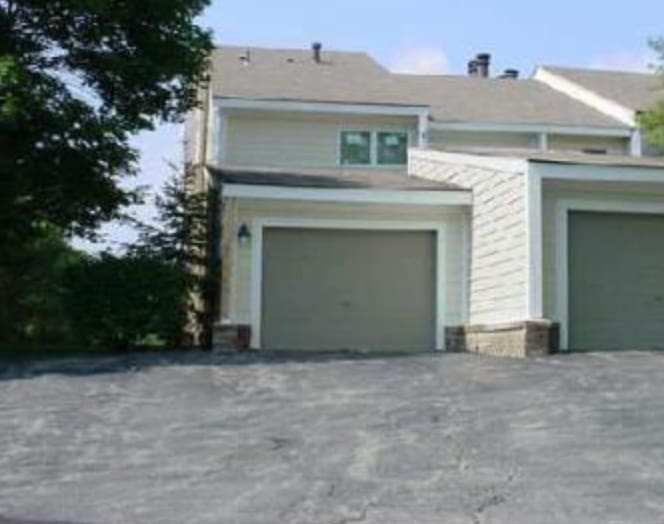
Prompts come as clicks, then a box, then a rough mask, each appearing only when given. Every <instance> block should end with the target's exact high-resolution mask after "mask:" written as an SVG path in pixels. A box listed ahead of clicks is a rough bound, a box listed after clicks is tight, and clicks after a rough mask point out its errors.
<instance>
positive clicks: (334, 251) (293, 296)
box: [261, 228, 436, 351]
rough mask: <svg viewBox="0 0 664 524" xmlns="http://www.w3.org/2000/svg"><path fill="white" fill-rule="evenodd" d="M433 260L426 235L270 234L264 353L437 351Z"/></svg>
mask: <svg viewBox="0 0 664 524" xmlns="http://www.w3.org/2000/svg"><path fill="white" fill-rule="evenodd" d="M435 257H436V253H435V235H434V233H433V232H427V231H375V230H371V231H366V230H347V229H344V230H337V229H309V228H306V229H294V228H267V229H265V230H264V233H263V280H262V312H261V317H262V322H261V347H263V348H266V349H297V350H339V349H367V350H384V351H390V350H400V351H404V350H406V351H421V350H428V349H433V348H434V345H435V336H434V335H435V288H436V286H435Z"/></svg>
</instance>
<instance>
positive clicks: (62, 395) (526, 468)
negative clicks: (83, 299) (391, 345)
mask: <svg viewBox="0 0 664 524" xmlns="http://www.w3.org/2000/svg"><path fill="white" fill-rule="evenodd" d="M0 365H3V366H4V369H1V368H0V522H2V517H6V518H7V519H14V520H12V522H15V521H19V522H20V521H21V520H27V521H44V522H57V521H61V522H67V523H74V524H78V523H81V524H131V523H138V524H141V523H159V524H170V523H173V524H183V523H187V524H207V523H210V524H211V523H214V524H219V523H225V522H228V523H233V524H265V523H278V524H282V523H288V524H305V523H316V524H318V523H320V524H346V523H352V522H364V523H375V524H391V523H394V524H404V523H408V524H418V523H445V524H455V523H464V524H480V523H509V524H520V523H523V524H526V523H527V524H532V523H537V524H553V523H560V524H563V523H564V524H569V523H584V524H595V523H596V524H609V523H613V524H616V523H630V524H632V523H639V524H646V523H658V522H661V521H662V516H663V515H664V354H648V353H621V354H584V355H571V356H556V357H549V358H546V359H540V360H510V359H494V358H485V357H478V356H471V355H462V354H453V355H439V356H435V355H422V356H416V357H392V358H371V359H361V358H349V357H346V358H318V359H309V360H301V359H300V360H298V359H289V358H280V359H270V358H266V357H261V358H257V357H248V356H230V357H229V356H227V357H224V356H215V355H207V354H180V355H145V356H138V357H123V358H120V357H118V358H115V357H114V358H96V359H68V360H55V361H50V362H32V363H28V364H18V363H13V364H7V363H4V364H0Z"/></svg>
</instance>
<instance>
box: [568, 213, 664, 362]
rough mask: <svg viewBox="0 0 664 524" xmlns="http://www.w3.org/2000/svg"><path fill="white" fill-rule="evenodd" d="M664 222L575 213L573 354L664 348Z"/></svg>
mask: <svg viewBox="0 0 664 524" xmlns="http://www.w3.org/2000/svg"><path fill="white" fill-rule="evenodd" d="M662 239H664V217H663V216H661V215H649V214H627V213H594V212H572V213H570V216H569V250H568V251H569V278H570V282H569V322H570V326H569V328H570V329H569V331H570V344H569V345H570V347H571V348H572V349H581V350H583V349H592V350H602V349H662V348H664V242H662Z"/></svg>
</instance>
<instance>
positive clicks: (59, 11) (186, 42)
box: [0, 0, 212, 338]
mask: <svg viewBox="0 0 664 524" xmlns="http://www.w3.org/2000/svg"><path fill="white" fill-rule="evenodd" d="M208 3H209V0H140V1H138V0H48V1H45V0H0V274H1V275H3V280H2V281H0V303H2V302H5V301H8V300H11V299H12V298H13V297H15V296H16V295H19V296H21V295H23V294H24V292H22V291H18V292H17V290H16V289H8V288H7V287H6V286H4V287H3V284H2V282H7V281H9V282H14V281H16V280H17V279H19V278H20V277H21V275H22V271H23V270H22V268H21V267H20V265H18V264H17V263H16V259H17V258H18V259H21V257H22V255H21V256H15V253H16V252H19V251H22V250H23V251H24V253H25V254H28V253H30V252H31V248H30V246H31V244H32V243H33V242H34V241H35V239H38V238H40V236H41V234H42V231H41V230H40V228H41V227H42V225H43V224H51V225H52V226H54V227H55V228H57V229H58V230H60V231H62V233H63V234H65V235H67V234H70V233H76V234H81V235H93V234H94V231H95V228H96V227H97V226H98V225H99V224H100V223H101V222H103V221H106V220H109V219H112V218H116V217H117V216H119V214H120V211H121V209H122V207H123V206H125V205H127V204H130V203H132V202H134V201H135V200H136V199H137V195H136V194H135V193H134V192H131V191H127V190H125V189H123V188H122V187H121V186H120V185H119V182H120V180H121V179H122V178H123V177H125V176H128V175H131V174H133V173H134V172H135V170H136V160H137V153H136V151H134V150H133V149H132V148H131V146H130V144H129V139H130V137H131V135H133V134H135V133H137V132H139V131H143V130H150V129H152V128H154V126H155V125H157V124H158V123H159V122H176V121H179V120H180V119H181V118H182V117H183V115H184V114H185V112H186V111H187V110H188V109H189V108H191V107H193V106H194V105H195V103H196V93H197V90H198V88H199V86H200V85H201V84H202V83H203V82H204V81H205V79H206V78H205V75H206V73H205V71H206V62H207V57H208V55H209V52H210V49H211V47H212V43H211V36H210V33H209V32H208V31H206V30H204V29H202V28H200V27H199V26H198V25H197V24H196V21H195V19H196V17H197V16H198V15H200V13H201V12H202V11H203V9H204V8H205V7H206V6H207V5H208ZM10 253H11V256H9V254H10ZM7 307H8V308H9V309H11V308H14V309H17V308H18V309H20V306H19V305H18V304H17V303H13V304H11V303H10V304H9V305H8V306H7ZM18 316H20V315H17V314H9V315H5V317H6V318H17V317H18ZM0 320H2V319H1V318H0ZM12 327H13V326H7V325H0V338H2V337H3V336H4V334H5V333H6V332H7V329H9V328H12Z"/></svg>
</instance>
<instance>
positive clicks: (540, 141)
mask: <svg viewBox="0 0 664 524" xmlns="http://www.w3.org/2000/svg"><path fill="white" fill-rule="evenodd" d="M537 149H539V150H540V151H548V150H549V134H548V133H544V132H542V133H538V134H537Z"/></svg>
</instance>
